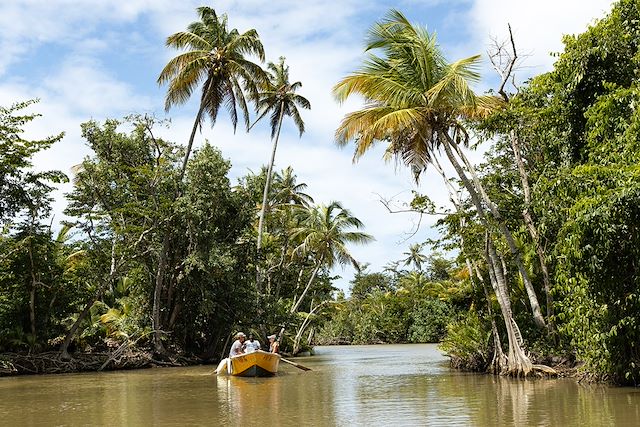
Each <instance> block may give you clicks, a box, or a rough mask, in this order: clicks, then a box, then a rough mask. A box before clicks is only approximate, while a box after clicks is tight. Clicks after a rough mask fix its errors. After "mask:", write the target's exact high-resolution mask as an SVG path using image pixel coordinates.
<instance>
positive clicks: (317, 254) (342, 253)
mask: <svg viewBox="0 0 640 427" xmlns="http://www.w3.org/2000/svg"><path fill="white" fill-rule="evenodd" d="M298 215H299V217H298V219H299V224H300V225H299V226H298V227H296V228H294V229H293V231H292V239H300V241H301V243H300V244H299V245H298V246H296V247H295V248H294V250H293V253H294V254H296V255H299V256H308V257H310V258H311V259H312V260H313V266H314V267H313V271H312V273H311V276H310V277H309V280H308V281H307V285H306V286H305V288H304V290H303V291H302V293H301V294H300V296H299V297H298V298H297V299H296V300H295V301H294V303H293V305H292V306H291V310H290V312H291V313H295V312H296V311H297V310H298V307H299V306H300V304H301V303H302V300H303V299H304V297H305V295H306V294H307V292H308V291H309V288H310V287H311V285H312V283H313V280H314V279H315V278H316V275H317V274H318V271H319V270H320V268H322V267H326V268H332V267H334V266H335V265H338V264H339V265H346V264H351V265H353V267H354V268H355V269H356V270H359V269H360V266H359V264H358V262H357V261H356V260H355V259H354V258H353V256H352V255H351V253H350V252H349V250H348V249H347V246H346V245H347V244H348V243H352V244H366V243H370V242H372V241H373V240H375V239H374V238H373V236H371V235H369V234H366V233H363V232H360V231H352V230H354V229H356V230H357V229H359V228H362V227H363V224H362V222H361V221H360V220H359V219H358V218H356V217H354V216H353V215H351V212H349V211H348V210H347V209H345V208H343V207H342V205H341V204H340V203H339V202H332V203H330V204H329V205H328V206H325V205H319V206H313V207H310V208H307V209H300V211H299V214H298Z"/></svg>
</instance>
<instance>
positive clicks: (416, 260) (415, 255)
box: [402, 243, 429, 271]
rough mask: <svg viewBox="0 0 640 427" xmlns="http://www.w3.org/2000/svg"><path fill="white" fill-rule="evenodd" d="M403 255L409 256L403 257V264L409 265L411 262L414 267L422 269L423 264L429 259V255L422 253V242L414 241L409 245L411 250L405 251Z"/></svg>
mask: <svg viewBox="0 0 640 427" xmlns="http://www.w3.org/2000/svg"><path fill="white" fill-rule="evenodd" d="M402 255H406V256H407V257H406V258H405V259H403V260H402V261H403V265H406V266H409V265H411V264H413V265H414V267H415V268H416V269H417V270H419V271H422V264H423V263H425V262H427V261H428V259H429V258H428V257H427V256H426V255H425V254H423V253H422V244H420V243H414V244H413V245H409V251H408V252H403V253H402Z"/></svg>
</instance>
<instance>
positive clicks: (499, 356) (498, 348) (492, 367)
mask: <svg viewBox="0 0 640 427" xmlns="http://www.w3.org/2000/svg"><path fill="white" fill-rule="evenodd" d="M433 166H434V167H435V169H436V171H437V172H438V174H440V176H441V177H442V179H443V181H444V183H445V186H446V187H447V190H448V192H449V199H450V200H451V203H453V206H454V207H455V208H456V211H457V212H458V213H459V214H461V213H462V200H460V196H459V195H458V194H457V193H456V191H455V188H454V187H453V185H452V184H451V182H449V180H448V179H447V176H446V174H445V173H444V169H442V166H440V162H439V161H438V158H437V157H435V156H434V157H433ZM479 215H481V216H480V218H481V221H482V222H483V223H485V227H486V222H485V221H484V219H483V217H484V215H483V214H482V213H479ZM465 224H466V221H465V218H464V216H463V215H461V216H460V228H461V229H463V228H464V226H465ZM488 238H489V234H488V233H487V239H488ZM460 246H461V250H463V251H464V237H463V236H462V234H461V236H460ZM485 258H486V261H487V265H489V262H490V260H489V259H487V257H485ZM465 263H466V265H467V270H468V272H469V279H470V280H471V282H472V283H473V282H474V280H473V276H474V270H475V274H476V275H477V277H478V280H479V281H480V284H481V285H482V289H483V291H484V294H485V299H486V300H487V310H488V313H489V317H490V318H491V335H492V337H493V348H494V350H493V358H492V360H491V363H490V364H489V368H488V370H489V372H492V373H494V374H499V373H501V372H503V370H504V367H505V366H507V364H508V359H507V357H506V356H505V354H504V352H503V351H502V342H501V340H500V334H499V332H498V326H497V325H496V321H495V319H494V317H493V310H492V308H491V298H490V297H489V290H488V289H487V284H486V282H485V280H484V278H483V277H482V274H481V273H480V270H479V269H478V267H477V266H476V265H475V263H473V262H471V260H470V259H469V258H465ZM494 289H498V286H494ZM504 289H506V287H505V288H504ZM496 295H498V294H497V292H496ZM500 299H501V298H500V296H498V302H499V303H500ZM500 306H502V304H500Z"/></svg>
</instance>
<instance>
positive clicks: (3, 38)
mask: <svg viewBox="0 0 640 427" xmlns="http://www.w3.org/2000/svg"><path fill="white" fill-rule="evenodd" d="M611 3H612V1H611V0H560V1H553V2H552V1H550V0H539V1H537V2H531V1H524V0H510V1H509V0H449V1H446V0H399V1H395V2H392V1H366V0H342V1H316V0H308V1H305V2H300V1H294V0H283V1H280V0H273V1H270V2H266V1H261V0H236V1H229V0H223V1H217V2H215V3H204V2H201V1H195V2H194V1H191V0H188V1H171V0H127V1H112V2H105V1H101V0H50V1H48V2H46V3H45V2H41V1H38V0H11V1H5V2H2V3H0V51H2V52H3V54H2V56H0V105H3V106H8V105H10V104H12V103H14V102H16V101H22V100H26V99H31V98H39V99H40V103H39V104H37V105H36V106H35V107H33V108H32V110H33V111H34V112H38V113H41V114H43V117H42V118H40V119H38V120H37V121H36V122H34V123H33V124H32V126H30V128H29V129H28V132H29V135H31V136H33V137H41V136H45V135H52V134H56V133H58V132H61V131H64V132H66V137H65V138H64V140H63V141H62V142H60V143H59V144H57V145H56V146H55V147H53V148H52V149H51V150H49V151H48V152H46V153H42V154H41V155H39V156H38V158H37V159H36V166H37V167H38V168H40V169H59V170H62V171H64V172H66V173H70V171H69V169H70V167H71V166H72V165H74V164H77V163H79V162H80V161H81V160H82V158H83V157H84V156H86V155H88V154H90V153H89V151H88V149H87V148H86V146H85V145H84V141H83V140H82V138H81V137H80V128H79V125H80V123H82V122H85V121H87V120H89V119H95V120H103V119H105V118H107V117H109V118H120V117H122V116H124V115H127V114H131V113H149V114H155V115H157V116H158V117H168V118H171V121H172V127H171V128H170V129H168V130H166V131H164V134H163V136H165V137H167V138H169V139H171V140H172V141H175V142H183V143H184V142H185V141H186V140H187V139H188V136H189V131H190V129H191V125H192V121H193V118H194V116H195V111H196V107H197V106H196V103H197V99H195V98H194V100H193V101H192V102H189V103H188V104H186V105H184V106H182V107H177V108H174V109H173V110H171V111H170V112H169V113H168V114H165V112H164V109H163V107H164V100H163V98H164V90H165V89H164V88H162V87H158V86H157V84H156V83H155V82H156V78H157V76H158V73H159V72H160V70H161V69H162V67H163V66H164V64H165V63H166V62H167V61H168V60H169V59H170V58H171V57H172V56H174V55H175V54H176V53H177V52H175V51H172V50H169V49H167V48H165V47H164V40H165V39H166V37H167V36H168V35H170V34H172V33H174V32H177V31H181V30H183V29H185V28H186V26H187V25H188V23H190V22H191V21H194V20H196V19H197V17H196V13H195V8H196V7H198V6H201V5H206V6H211V7H214V8H215V9H216V11H218V13H227V14H228V15H229V26H230V27H232V28H237V29H238V30H239V31H246V30H247V29H250V28H255V29H256V30H257V31H258V33H259V34H260V37H261V39H262V41H263V44H264V46H265V51H266V56H267V60H271V61H276V60H277V59H278V57H279V56H285V57H286V58H287V63H288V64H289V66H290V72H291V78H292V81H296V80H300V81H301V82H302V84H303V86H302V88H301V89H300V91H299V93H300V94H302V95H304V96H306V97H307V98H308V99H309V100H310V101H311V104H312V110H310V111H305V112H304V116H303V118H304V120H305V122H306V126H307V132H306V133H305V134H304V135H303V137H302V138H301V139H299V138H298V137H297V134H296V133H295V129H294V128H293V126H292V125H290V124H288V123H285V125H284V127H283V135H282V138H281V142H280V145H279V148H278V154H277V157H276V167H277V168H279V169H282V168H284V167H286V166H289V165H291V166H293V168H294V170H295V171H296V173H297V175H298V179H299V181H300V182H305V183H307V185H308V192H309V193H310V194H311V195H313V196H314V198H315V199H316V202H319V203H328V202H330V201H332V200H339V201H341V202H342V203H343V204H344V206H345V207H347V208H348V209H350V210H351V211H352V213H353V214H354V215H356V216H357V217H358V218H360V219H361V220H362V221H363V222H364V224H365V226H366V230H365V231H367V232H368V233H370V234H372V235H374V236H375V237H376V239H377V240H376V242H375V243H374V244H371V245H368V246H367V247H353V248H351V249H352V252H353V254H354V255H355V257H356V258H357V259H358V260H359V261H361V262H365V263H370V264H371V269H372V270H379V269H381V268H382V266H384V265H385V264H386V263H388V262H389V261H393V260H398V259H400V258H402V257H403V256H402V253H403V252H404V251H406V250H407V247H408V245H409V244H410V243H413V242H421V241H424V240H425V239H426V238H428V237H434V236H435V231H434V230H433V229H431V225H432V224H433V222H434V221H435V218H424V219H423V221H422V224H421V228H420V230H419V231H418V233H417V234H416V235H415V236H414V237H412V238H411V239H408V240H407V237H408V235H409V233H410V232H411V231H412V230H413V229H414V227H415V224H417V220H418V218H417V217H416V216H415V215H411V214H390V213H388V212H387V210H386V209H385V208H384V207H383V206H382V204H381V203H380V201H379V198H380V196H382V197H384V198H387V199H390V198H394V200H396V201H397V202H398V203H401V202H402V201H407V200H409V199H410V197H411V193H410V192H411V190H417V191H420V192H423V193H426V194H428V195H429V196H430V197H432V199H433V200H434V201H436V203H438V204H441V205H446V194H445V190H444V186H443V185H442V183H441V182H440V180H439V178H438V177H437V176H436V175H435V174H434V175H431V174H429V173H427V174H426V176H425V177H424V178H423V179H422V181H421V184H420V186H419V187H416V186H415V184H414V183H413V182H412V180H411V178H410V176H409V174H408V172H407V171H406V170H404V169H403V168H396V167H395V165H394V164H393V163H389V164H387V163H384V161H383V160H382V150H380V149H378V150H374V151H373V152H371V153H370V154H368V155H367V156H365V158H363V159H362V160H360V161H359V162H358V163H357V164H355V165H353V164H352V162H351V158H352V151H351V149H349V148H346V149H339V148H337V147H336V146H335V145H334V143H333V132H334V130H335V128H336V127H337V125H338V123H339V121H340V119H341V118H342V116H343V115H344V114H345V113H346V112H348V111H351V110H353V109H354V108H357V107H358V102H357V101H356V100H352V101H349V102H347V103H346V104H345V105H342V106H340V105H337V104H336V103H335V102H334V100H333V98H332V96H331V87H332V86H333V85H334V84H335V83H336V82H337V81H338V80H339V79H340V78H341V77H343V76H344V75H346V74H347V73H349V72H350V71H352V70H354V69H355V68H356V67H357V66H358V64H359V61H360V60H361V59H362V47H363V39H364V35H365V33H366V31H367V29H368V28H369V27H370V25H372V24H373V23H374V22H375V21H376V20H378V19H380V18H381V17H383V16H384V14H385V13H386V12H387V11H388V10H389V9H390V8H392V7H393V8H397V9H399V10H401V11H402V12H404V13H405V15H407V16H408V17H409V19H410V20H412V21H414V22H416V23H419V24H422V25H426V26H427V27H428V28H429V30H430V31H435V32H436V33H437V35H438V40H439V43H440V44H441V46H442V48H443V50H444V51H445V53H446V55H447V56H448V58H449V59H451V60H455V59H459V58H461V57H465V56H470V55H473V54H478V53H480V54H484V53H485V52H486V50H487V48H488V47H489V44H490V40H491V37H497V38H498V39H503V38H505V37H506V26H507V23H510V24H511V26H512V28H513V30H514V35H515V39H516V44H517V45H518V48H519V51H520V53H521V54H522V55H523V56H525V55H526V62H525V63H524V67H523V68H522V69H521V70H520V71H519V73H518V75H517V77H518V80H519V81H524V80H525V79H526V78H528V77H530V76H531V75H535V74H538V73H540V72H544V71H547V70H549V69H550V68H551V65H552V58H551V57H550V56H549V53H550V52H557V51H560V50H561V49H562V44H561V38H562V35H563V34H574V33H579V32H582V31H584V30H585V29H586V26H587V25H588V24H589V23H591V22H593V20H594V19H597V18H599V17H602V16H604V14H605V13H606V12H607V11H608V10H609V9H610V5H611ZM485 58H486V55H485ZM484 65H485V66H484V69H483V73H482V74H483V81H482V83H481V84H480V86H479V89H480V90H484V89H487V88H491V87H495V85H496V78H495V73H493V72H492V70H491V68H490V67H489V62H488V61H487V60H485V64H484ZM205 139H207V140H209V141H210V142H211V143H213V144H214V145H216V146H218V147H220V149H221V150H222V153H223V155H224V156H225V157H226V158H228V159H230V160H231V163H232V164H233V168H232V172H231V173H232V176H233V178H234V179H235V177H239V176H242V175H245V174H246V173H247V172H248V171H249V170H253V171H258V170H259V168H260V166H261V165H263V164H265V163H266V162H267V161H268V157H269V153H270V147H271V143H270V140H269V129H268V128H267V122H265V123H264V125H263V126H262V127H256V128H255V129H254V130H252V132H251V134H246V133H245V132H244V131H243V130H242V129H240V128H239V129H238V131H237V132H236V133H235V134H234V133H233V130H232V128H231V126H230V125H229V123H228V122H227V121H226V120H225V117H224V116H221V117H220V118H219V119H218V122H217V124H216V126H215V127H214V128H213V129H212V128H211V127H210V126H205V127H204V128H203V132H202V134H200V135H198V137H197V139H196V146H197V145H199V144H200V143H202V141H204V140H205ZM474 157H475V158H476V159H479V158H480V157H481V154H480V153H475V154H474ZM66 191H69V187H68V186H63V187H61V188H60V190H59V191H58V192H57V193H56V199H57V201H56V204H55V208H56V209H55V210H56V212H57V213H56V218H57V219H60V218H61V217H62V214H61V211H62V209H63V208H64V206H65V204H66V202H65V200H64V195H63V194H64V192H66ZM336 273H337V274H340V275H342V276H343V277H344V278H343V279H342V280H341V281H340V286H342V287H343V288H347V287H348V280H350V279H351V277H352V276H353V271H352V270H351V269H350V268H347V269H345V270H338V271H337V272H336Z"/></svg>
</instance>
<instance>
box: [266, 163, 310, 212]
mask: <svg viewBox="0 0 640 427" xmlns="http://www.w3.org/2000/svg"><path fill="white" fill-rule="evenodd" d="M273 187H274V195H273V197H272V200H273V202H274V204H275V206H282V205H287V206H292V205H296V206H300V207H308V206H310V205H311V204H312V203H313V197H311V196H310V195H308V194H307V193H305V192H304V191H305V190H306V189H307V184H305V183H304V182H301V183H298V177H297V176H296V174H295V173H294V172H293V168H292V167H291V166H287V168H285V169H282V170H281V171H280V172H279V173H276V174H274V176H273Z"/></svg>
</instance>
